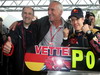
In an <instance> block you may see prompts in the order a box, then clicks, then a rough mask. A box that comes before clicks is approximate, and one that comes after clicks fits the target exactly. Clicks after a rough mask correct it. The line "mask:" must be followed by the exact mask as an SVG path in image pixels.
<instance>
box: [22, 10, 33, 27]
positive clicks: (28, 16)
mask: <svg viewBox="0 0 100 75" xmlns="http://www.w3.org/2000/svg"><path fill="white" fill-rule="evenodd" d="M33 16H34V13H33V11H32V8H24V10H23V12H22V18H23V21H24V24H26V25H28V24H30V23H31V22H32V19H33Z"/></svg>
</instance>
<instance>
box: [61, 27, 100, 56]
mask: <svg viewBox="0 0 100 75" xmlns="http://www.w3.org/2000/svg"><path fill="white" fill-rule="evenodd" d="M62 45H63V46H67V47H90V48H91V49H92V51H93V52H94V54H95V55H96V56H97V57H100V31H99V30H98V31H97V30H95V29H93V30H92V32H91V33H90V34H88V33H86V34H85V33H83V32H76V33H75V34H72V35H70V36H69V38H68V39H67V40H63V43H62Z"/></svg>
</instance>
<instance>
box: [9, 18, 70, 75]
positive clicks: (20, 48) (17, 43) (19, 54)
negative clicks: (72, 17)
mask: <svg viewBox="0 0 100 75" xmlns="http://www.w3.org/2000/svg"><path fill="white" fill-rule="evenodd" d="M64 26H65V27H67V28H69V29H70V30H72V26H70V24H68V23H67V22H65V25H64ZM49 28H50V22H49V18H48V16H45V17H43V18H41V19H38V20H36V21H34V22H32V23H31V24H30V26H29V28H28V29H25V28H24V27H23V21H19V23H18V25H17V27H16V29H15V31H10V34H9V36H11V39H12V42H13V44H14V52H13V55H12V56H11V57H10V58H11V59H12V60H11V61H12V63H13V64H14V66H13V67H14V71H15V73H16V75H22V73H23V71H24V54H25V53H26V52H34V45H38V44H39V43H40V42H41V41H42V39H43V38H44V37H45V35H46V34H47V32H48V30H49Z"/></svg>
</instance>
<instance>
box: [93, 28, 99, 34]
mask: <svg viewBox="0 0 100 75" xmlns="http://www.w3.org/2000/svg"><path fill="white" fill-rule="evenodd" d="M91 31H92V33H93V34H94V33H96V32H99V31H100V30H98V29H96V28H93V29H91Z"/></svg>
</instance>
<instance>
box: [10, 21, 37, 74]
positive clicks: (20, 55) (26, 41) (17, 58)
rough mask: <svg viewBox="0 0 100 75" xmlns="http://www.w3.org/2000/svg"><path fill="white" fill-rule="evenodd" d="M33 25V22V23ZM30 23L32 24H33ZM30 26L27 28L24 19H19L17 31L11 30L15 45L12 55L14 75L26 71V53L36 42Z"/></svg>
mask: <svg viewBox="0 0 100 75" xmlns="http://www.w3.org/2000/svg"><path fill="white" fill-rule="evenodd" d="M31 25H33V22H32V23H31ZM31 25H30V26H31ZM30 26H29V28H28V29H25V28H24V26H23V21H19V22H18V25H17V27H16V29H15V31H10V33H9V36H11V39H12V43H13V45H14V51H13V50H12V51H13V53H12V56H11V57H10V62H11V64H12V67H13V68H12V71H13V72H12V73H14V74H12V75H15V74H16V75H22V73H23V71H24V66H23V65H24V54H25V52H26V50H27V48H29V47H30V46H31V45H33V44H34V40H35V37H34V36H33V35H32V34H33V32H32V28H31V27H30Z"/></svg>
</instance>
